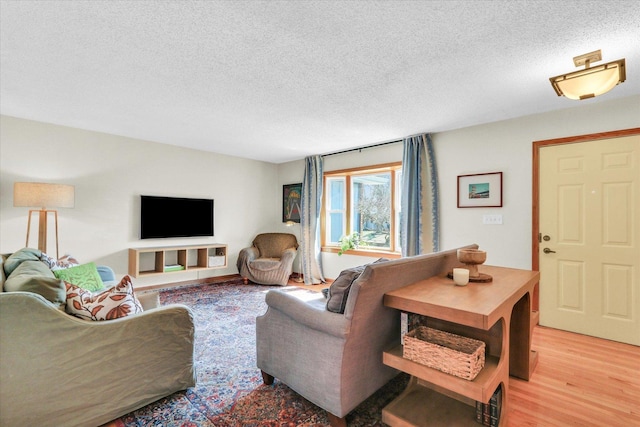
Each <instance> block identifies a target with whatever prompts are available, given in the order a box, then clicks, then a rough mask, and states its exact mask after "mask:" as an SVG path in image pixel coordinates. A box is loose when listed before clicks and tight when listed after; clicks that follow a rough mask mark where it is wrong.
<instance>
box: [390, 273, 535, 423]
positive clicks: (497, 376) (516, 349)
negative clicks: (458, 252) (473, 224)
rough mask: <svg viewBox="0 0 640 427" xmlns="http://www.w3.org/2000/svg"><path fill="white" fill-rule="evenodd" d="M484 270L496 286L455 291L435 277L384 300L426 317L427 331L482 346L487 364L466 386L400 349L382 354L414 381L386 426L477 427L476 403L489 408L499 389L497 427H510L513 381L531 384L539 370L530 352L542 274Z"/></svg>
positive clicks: (393, 406)
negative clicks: (536, 294) (533, 310)
mask: <svg viewBox="0 0 640 427" xmlns="http://www.w3.org/2000/svg"><path fill="white" fill-rule="evenodd" d="M479 270H480V272H481V273H486V274H489V275H491V276H492V277H493V281H492V282H490V283H469V284H468V285H467V286H456V285H455V284H454V283H453V280H451V279H448V278H446V277H432V278H430V279H427V280H423V281H420V282H416V283H414V284H412V285H409V286H405V287H403V288H400V289H396V290H394V291H391V292H388V293H387V294H385V296H384V304H385V305H386V306H388V307H393V308H395V309H398V310H401V311H404V312H410V313H416V314H419V315H422V316H426V317H427V324H428V326H429V327H432V328H435V329H440V330H444V331H447V332H451V333H455V334H458V335H462V336H466V337H470V338H475V339H478V340H482V341H484V342H485V344H486V361H485V366H484V368H483V369H482V371H480V373H479V374H478V376H477V377H476V378H475V379H474V380H473V381H468V380H465V379H462V378H458V377H455V376H452V375H449V374H445V373H443V372H440V371H438V370H435V369H432V368H429V367H427V366H424V365H421V364H419V363H416V362H412V361H410V360H408V359H405V358H403V357H402V346H398V347H396V348H394V349H391V350H389V351H386V352H384V354H383V361H384V363H385V364H386V365H388V366H392V367H394V368H396V369H399V370H401V371H404V372H407V373H409V374H411V376H412V377H411V380H410V381H409V385H408V386H407V389H406V390H405V391H404V392H403V393H402V394H401V395H400V396H398V397H397V398H396V399H395V400H394V401H393V402H391V403H390V404H389V405H387V406H386V407H385V408H384V409H383V411H382V421H383V422H384V423H386V424H389V425H390V426H403V427H404V426H428V425H447V426H457V425H460V426H468V425H473V424H474V423H475V421H474V420H475V415H476V410H475V402H476V401H479V402H484V403H488V402H489V399H490V398H491V396H492V394H493V392H494V391H495V390H496V389H497V388H498V387H499V386H502V409H501V416H500V424H499V425H500V426H505V425H506V418H507V413H508V411H509V405H508V403H509V375H513V376H515V377H518V378H522V379H525V380H529V377H530V376H531V373H532V372H533V369H534V368H535V365H536V363H537V357H536V356H537V355H536V353H535V352H532V351H531V332H532V329H533V326H534V325H533V324H532V322H531V302H532V295H533V290H534V286H535V285H536V283H538V281H539V278H540V273H538V272H537V271H529V270H519V269H513V268H504V267H492V266H484V265H483V266H480V268H479ZM478 425H480V424H478Z"/></svg>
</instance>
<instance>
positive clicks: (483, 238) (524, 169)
mask: <svg viewBox="0 0 640 427" xmlns="http://www.w3.org/2000/svg"><path fill="white" fill-rule="evenodd" d="M567 105H568V106H570V108H567V109H565V110H560V111H555V112H551V113H544V114H537V115H532V116H527V117H522V118H516V119H511V120H505V121H501V122H496V123H490V124H485V125H479V126H473V127H469V128H464V129H459V130H454V131H449V132H441V133H436V134H433V135H432V137H433V142H434V150H435V154H436V161H437V167H438V177H439V182H440V186H439V190H440V216H441V227H440V249H443V250H444V249H451V248H455V247H458V246H462V245H466V244H469V243H477V244H479V245H480V247H481V248H482V249H484V250H486V251H487V263H488V264H494V265H502V266H508V267H514V268H525V269H528V268H531V244H532V242H531V230H532V228H531V226H532V217H531V213H532V212H531V210H532V180H531V179H532V161H533V159H532V147H533V141H538V140H545V139H554V138H563V137H569V136H575V135H584V134H591V133H597V132H607V131H614V130H619V129H628V128H633V127H640V96H634V97H629V98H624V99H620V100H613V101H606V102H599V103H591V102H590V101H581V102H579V103H575V102H573V103H572V102H571V101H568V100H567ZM427 121H428V120H426V119H425V122H427ZM425 127H428V124H426V125H425ZM375 142H376V141H372V143H375ZM399 160H402V144H392V145H388V146H383V147H379V148H371V149H365V150H362V151H361V152H355V153H348V154H340V155H335V156H329V157H325V170H327V171H329V170H336V169H346V168H350V167H358V166H367V165H375V164H381V163H389V162H394V161H399ZM486 172H502V173H503V180H504V186H503V207H502V208H466V209H459V208H458V207H457V192H456V191H457V177H458V175H466V174H475V173H486ZM485 214H500V215H502V217H503V224H502V225H483V224H482V216H483V215H485ZM322 259H323V266H324V273H325V276H326V277H328V278H335V277H337V276H338V274H340V271H341V270H342V269H344V268H348V267H352V266H355V265H361V264H364V263H368V262H372V261H375V258H369V257H359V256H352V255H342V256H341V257H338V256H337V254H335V253H323V254H322Z"/></svg>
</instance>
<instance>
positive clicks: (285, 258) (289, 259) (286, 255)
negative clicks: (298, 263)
mask: <svg viewBox="0 0 640 427" xmlns="http://www.w3.org/2000/svg"><path fill="white" fill-rule="evenodd" d="M297 254H298V250H297V249H295V248H288V249H285V250H284V252H282V256H281V257H280V262H281V263H282V264H283V265H291V264H293V260H294V259H296V255H297Z"/></svg>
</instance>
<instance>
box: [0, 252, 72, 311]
mask: <svg viewBox="0 0 640 427" xmlns="http://www.w3.org/2000/svg"><path fill="white" fill-rule="evenodd" d="M4 290H5V292H17V291H22V292H33V293H36V294H39V295H42V296H43V297H44V298H46V299H47V300H48V301H51V302H52V303H54V304H56V306H57V307H58V308H60V309H64V306H65V303H66V293H65V286H64V282H62V281H61V280H59V279H56V277H55V276H54V275H53V273H52V272H51V270H49V267H47V265H46V264H45V263H43V262H42V261H34V260H29V261H22V262H21V263H20V265H18V267H17V268H16V269H15V270H13V272H12V273H11V275H10V276H9V277H8V278H7V279H6V280H5V282H4Z"/></svg>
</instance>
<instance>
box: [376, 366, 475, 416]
mask: <svg viewBox="0 0 640 427" xmlns="http://www.w3.org/2000/svg"><path fill="white" fill-rule="evenodd" d="M445 375H446V374H445ZM447 377H449V378H455V377H452V376H451V375H447ZM463 381H464V380H463ZM475 416H476V409H475V406H471V405H469V404H466V403H463V402H461V401H459V400H457V399H453V398H451V397H448V396H445V395H444V394H440V393H438V392H437V391H435V390H432V389H430V388H427V387H424V386H422V385H420V384H419V383H418V381H417V380H416V378H415V377H412V378H411V380H410V382H409V385H408V386H407V388H406V389H405V390H404V391H403V392H402V393H401V394H400V396H398V397H397V398H396V399H395V400H393V401H392V402H391V403H390V404H388V405H387V406H386V407H385V408H384V409H383V410H382V422H383V423H385V424H388V425H390V426H394V427H409V426H416V427H421V426H429V427H432V426H442V427H451V426H462V427H468V426H470V425H474V424H475V422H476V421H475ZM478 425H481V424H478Z"/></svg>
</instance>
